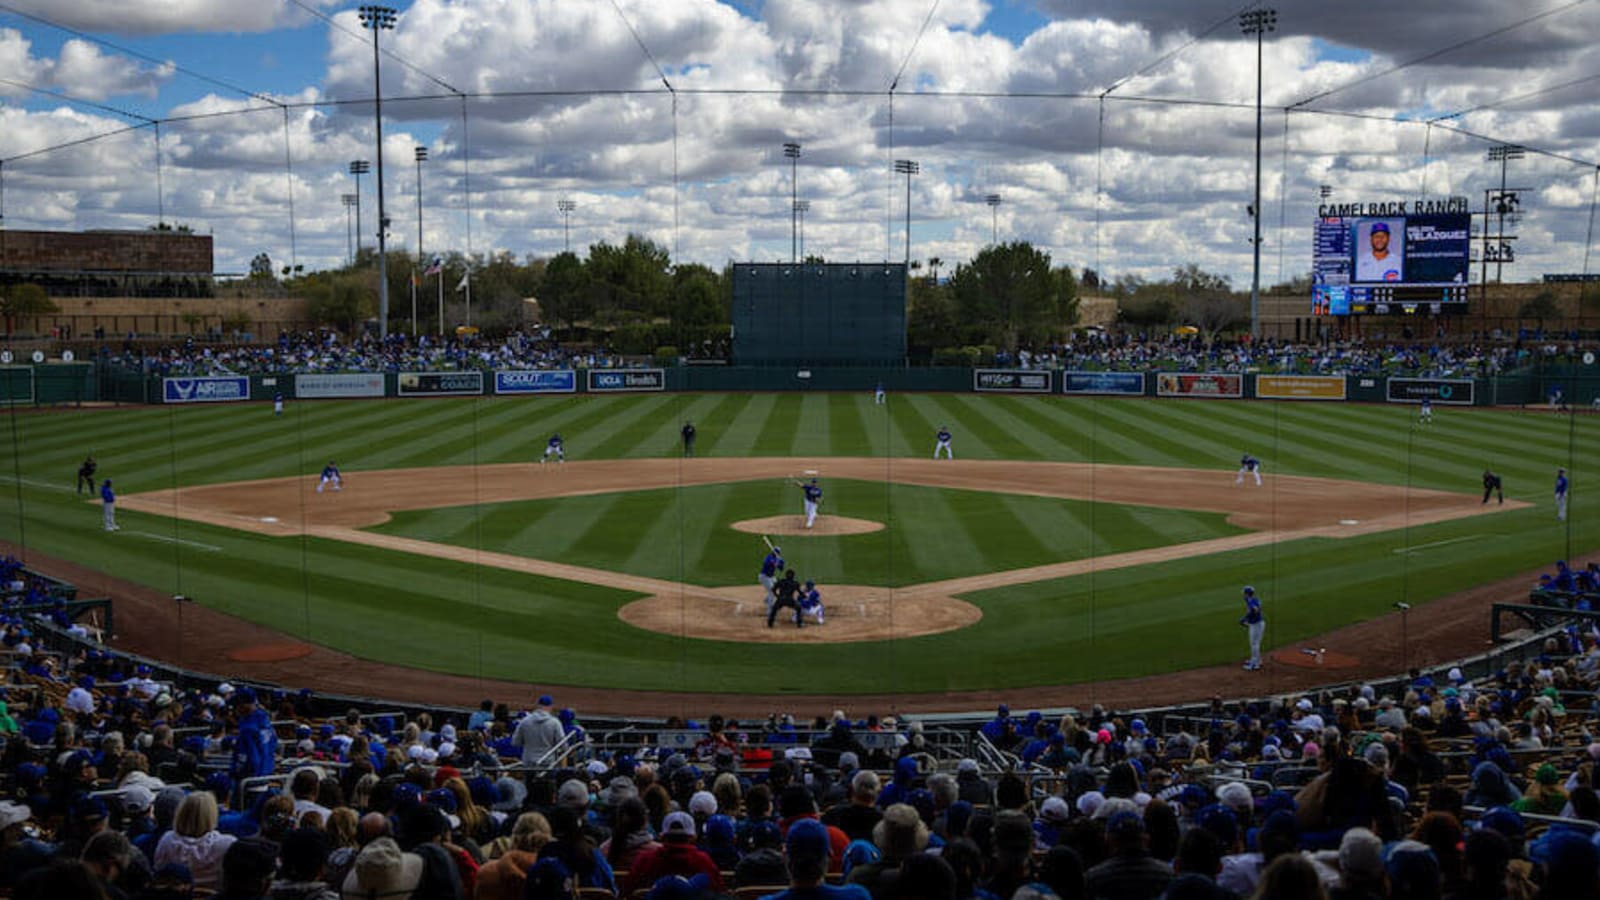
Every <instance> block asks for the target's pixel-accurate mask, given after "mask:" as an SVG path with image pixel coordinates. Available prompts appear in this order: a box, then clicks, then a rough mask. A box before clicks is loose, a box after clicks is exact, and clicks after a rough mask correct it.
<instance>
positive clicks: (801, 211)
mask: <svg viewBox="0 0 1600 900" xmlns="http://www.w3.org/2000/svg"><path fill="white" fill-rule="evenodd" d="M794 211H795V214H796V215H798V216H799V217H800V259H799V261H800V262H805V260H806V213H808V212H810V211H811V201H810V200H796V201H794Z"/></svg>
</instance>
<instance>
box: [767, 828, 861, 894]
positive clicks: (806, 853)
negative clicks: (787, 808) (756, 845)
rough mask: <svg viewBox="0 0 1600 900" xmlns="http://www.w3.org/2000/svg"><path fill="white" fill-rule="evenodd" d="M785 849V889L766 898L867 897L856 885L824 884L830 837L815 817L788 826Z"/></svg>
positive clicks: (829, 852) (830, 844) (830, 842)
mask: <svg viewBox="0 0 1600 900" xmlns="http://www.w3.org/2000/svg"><path fill="white" fill-rule="evenodd" d="M784 846H785V847H786V849H787V850H788V869H789V888H788V890H785V891H782V892H780V893H778V894H775V895H774V896H773V897H771V898H769V900H870V898H871V895H870V894H868V893H867V891H866V889H865V888H863V887H861V886H860V885H858V884H845V885H840V886H837V887H836V886H834V885H831V884H824V883H823V877H824V876H825V875H826V874H827V872H828V864H829V859H830V858H831V857H832V855H833V854H832V836H831V835H830V834H829V832H828V826H826V825H824V824H822V823H821V822H819V821H816V820H815V819H801V820H799V821H797V822H795V823H793V824H792V825H791V826H790V827H789V831H788V834H787V836H786V837H785V839H784Z"/></svg>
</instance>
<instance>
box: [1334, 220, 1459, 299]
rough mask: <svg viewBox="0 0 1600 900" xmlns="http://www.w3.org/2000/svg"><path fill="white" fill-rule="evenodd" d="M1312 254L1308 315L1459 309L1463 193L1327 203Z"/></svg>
mask: <svg viewBox="0 0 1600 900" xmlns="http://www.w3.org/2000/svg"><path fill="white" fill-rule="evenodd" d="M1318 213H1319V218H1318V219H1317V222H1316V226H1315V228H1314V229H1313V242H1314V243H1313V247H1312V256H1311V304H1312V313H1313V314H1314V315H1319V316H1346V315H1357V316H1359V315H1379V316H1386V315H1435V316H1437V315H1463V314H1465V313H1466V312H1467V290H1468V280H1469V278H1470V272H1471V258H1472V251H1471V245H1472V214H1471V213H1470V212H1468V210H1467V206H1466V198H1464V197H1452V198H1448V199H1446V200H1438V201H1431V202H1429V201H1419V202H1416V203H1411V204H1408V203H1404V202H1398V203H1348V204H1328V205H1324V206H1323V207H1321V208H1320V209H1319V210H1318Z"/></svg>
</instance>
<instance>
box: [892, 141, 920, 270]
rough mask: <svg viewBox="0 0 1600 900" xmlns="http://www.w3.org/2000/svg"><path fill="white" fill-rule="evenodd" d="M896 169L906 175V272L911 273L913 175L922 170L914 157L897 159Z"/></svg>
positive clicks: (895, 162)
mask: <svg viewBox="0 0 1600 900" xmlns="http://www.w3.org/2000/svg"><path fill="white" fill-rule="evenodd" d="M894 170H895V172H897V173H901V174H904V175H905V176H906V274H907V275H908V276H909V275H910V273H911V176H913V175H915V174H917V173H918V172H920V171H921V170H922V166H920V165H918V164H917V161H916V160H914V159H897V160H895V161H894Z"/></svg>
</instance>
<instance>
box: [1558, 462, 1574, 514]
mask: <svg viewBox="0 0 1600 900" xmlns="http://www.w3.org/2000/svg"><path fill="white" fill-rule="evenodd" d="M1568 487H1571V483H1570V482H1568V481H1567V470H1566V469H1556V518H1557V519H1565V518H1566V517H1567V488H1568Z"/></svg>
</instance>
